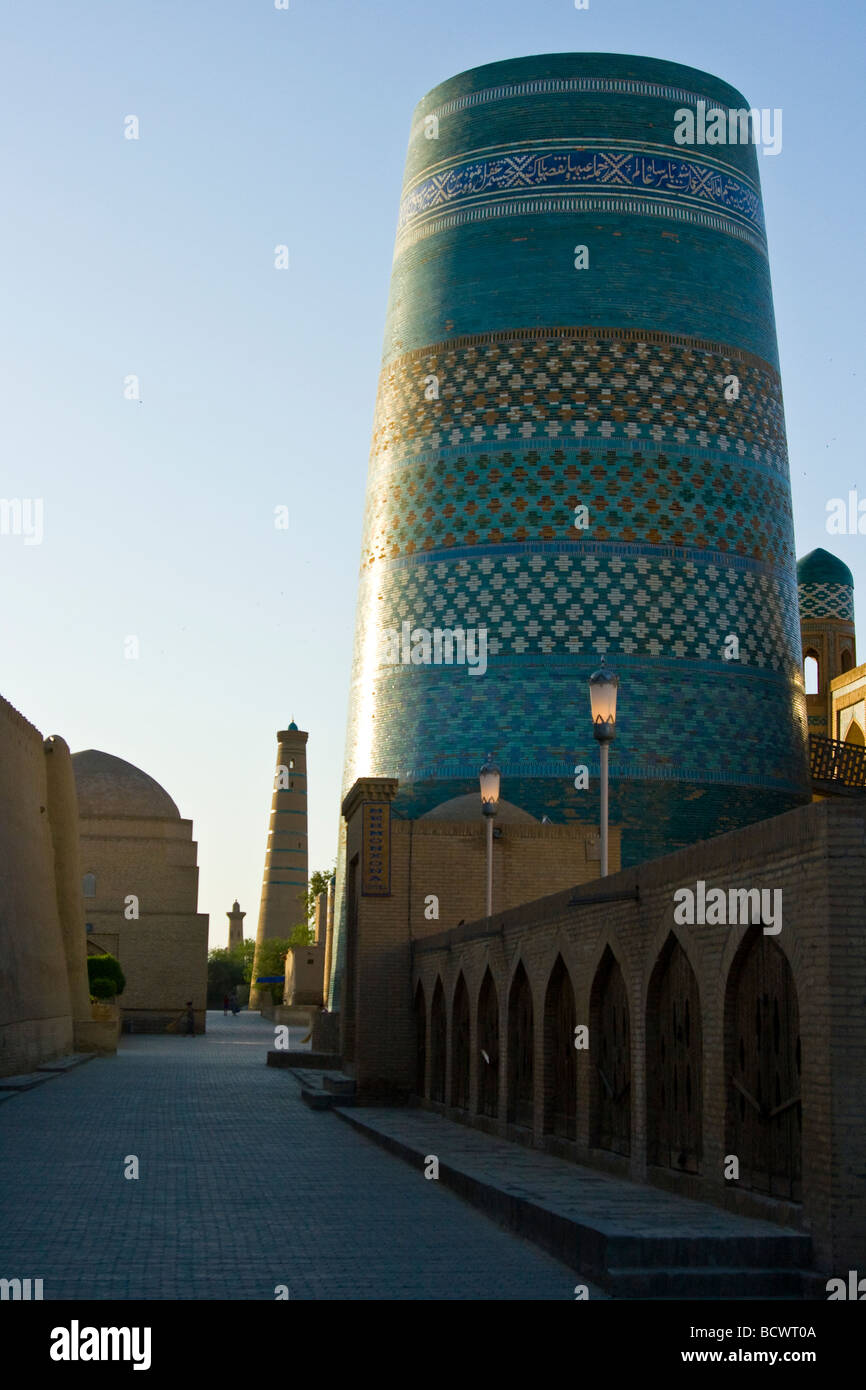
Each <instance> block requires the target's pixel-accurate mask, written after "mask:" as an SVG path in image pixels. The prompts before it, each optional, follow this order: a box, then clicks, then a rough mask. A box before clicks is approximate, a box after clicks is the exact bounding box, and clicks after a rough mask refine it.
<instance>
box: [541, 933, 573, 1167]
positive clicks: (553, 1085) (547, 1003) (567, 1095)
mask: <svg viewBox="0 0 866 1390" xmlns="http://www.w3.org/2000/svg"><path fill="white" fill-rule="evenodd" d="M575 1026H576V1018H575V1009H574V988H573V986H572V983H571V977H570V976H569V973H568V971H567V970H566V968H565V964H564V962H563V959H562V956H557V957H556V964H555V965H554V967H553V970H552V971H551V975H550V981H549V983H548V986H547V994H546V996H545V1000H544V1132H545V1134H558V1135H560V1136H561V1138H563V1139H576V1138H577V1053H576V1051H575V1036H574V1030H575Z"/></svg>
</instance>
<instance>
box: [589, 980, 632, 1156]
mask: <svg viewBox="0 0 866 1390" xmlns="http://www.w3.org/2000/svg"><path fill="white" fill-rule="evenodd" d="M602 968H604V967H602ZM597 1018H598V1022H597V1026H596V1028H595V1029H593V1030H592V1031H593V1032H597V1034H598V1036H597V1039H596V1046H595V1048H594V1055H595V1064H596V1072H597V1078H598V1082H597V1088H596V1097H597V1107H596V1109H597V1117H596V1124H595V1126H594V1128H595V1132H596V1135H597V1143H598V1147H599V1148H600V1149H610V1150H611V1151H612V1152H613V1153H618V1154H629V1153H630V1152H631V1052H630V1038H629V1016H628V996H627V995H626V990H625V981H624V979H623V977H622V971H621V970H620V968H619V965H618V964H617V962H616V961H615V960H614V959H613V957H612V956H610V957H609V959H608V963H607V968H606V973H605V976H604V978H603V980H602V983H601V988H600V991H599V996H598V1011H597ZM590 1046H591V1047H592V1038H591V1039H590Z"/></svg>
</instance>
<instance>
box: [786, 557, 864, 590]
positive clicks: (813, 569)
mask: <svg viewBox="0 0 866 1390" xmlns="http://www.w3.org/2000/svg"><path fill="white" fill-rule="evenodd" d="M797 583H798V584H844V585H846V587H847V588H849V589H853V588H854V576H853V575H852V573H851V571H850V570H849V568H848V566H847V565H845V564H843V563H842V561H841V560H840V559H838V558H837V556H835V555H831V554H830V552H829V550H822V549H821V548H820V547H819V548H818V549H817V550H810V551H809V554H808V555H804V556H803V558H802V560H798V561H797Z"/></svg>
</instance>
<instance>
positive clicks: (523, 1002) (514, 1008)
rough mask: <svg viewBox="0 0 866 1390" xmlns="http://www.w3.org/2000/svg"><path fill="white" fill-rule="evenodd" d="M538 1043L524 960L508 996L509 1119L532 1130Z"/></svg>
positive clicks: (516, 972)
mask: <svg viewBox="0 0 866 1390" xmlns="http://www.w3.org/2000/svg"><path fill="white" fill-rule="evenodd" d="M533 1059H534V1041H533V1026H532V991H531V990H530V988H529V980H528V979H527V978H526V971H525V970H524V968H523V962H522V961H521V962H520V964H519V965H518V967H517V970H516V971H515V973H514V980H513V981H512V984H511V992H510V994H509V996H508V1119H509V1120H510V1122H511V1123H512V1124H515V1125H522V1126H523V1127H524V1128H526V1129H532V1119H533V1101H534V1099H535V1096H534V1091H533V1077H532V1064H533Z"/></svg>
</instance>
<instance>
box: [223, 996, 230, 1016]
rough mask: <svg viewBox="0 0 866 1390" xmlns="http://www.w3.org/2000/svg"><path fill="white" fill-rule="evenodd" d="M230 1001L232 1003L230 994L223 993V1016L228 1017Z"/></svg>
mask: <svg viewBox="0 0 866 1390" xmlns="http://www.w3.org/2000/svg"><path fill="white" fill-rule="evenodd" d="M229 1003H230V1000H229V997H228V995H227V994H224V995H223V1018H227V1017H228V1012H229Z"/></svg>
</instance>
